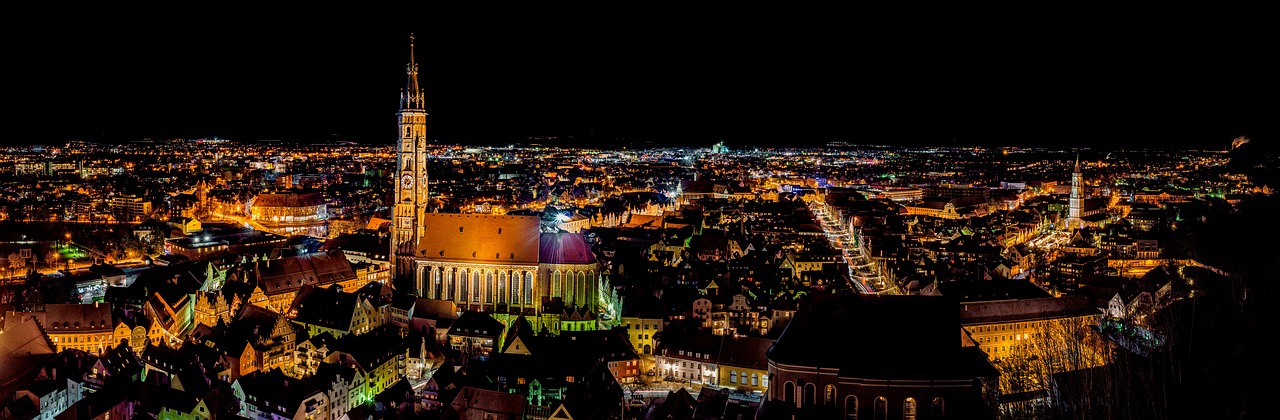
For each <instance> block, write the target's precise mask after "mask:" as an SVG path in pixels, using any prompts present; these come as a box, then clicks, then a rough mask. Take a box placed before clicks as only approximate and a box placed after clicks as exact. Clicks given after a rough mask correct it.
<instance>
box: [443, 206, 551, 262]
mask: <svg viewBox="0 0 1280 420" xmlns="http://www.w3.org/2000/svg"><path fill="white" fill-rule="evenodd" d="M539 223H540V222H539V219H538V218H537V217H535V216H493V215H485V214H454V213H428V214H426V215H424V216H423V218H422V227H423V230H424V231H425V235H423V237H422V239H421V240H420V241H419V242H418V254H419V256H420V257H422V258H426V259H429V260H433V261H463V262H478V263H490V264H537V263H538V257H539V255H538V249H539V241H540V238H539V234H540V228H539Z"/></svg>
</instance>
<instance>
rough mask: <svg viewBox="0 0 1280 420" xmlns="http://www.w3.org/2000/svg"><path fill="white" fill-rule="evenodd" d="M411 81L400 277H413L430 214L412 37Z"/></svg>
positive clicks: (398, 175) (401, 144) (399, 185)
mask: <svg viewBox="0 0 1280 420" xmlns="http://www.w3.org/2000/svg"><path fill="white" fill-rule="evenodd" d="M405 70H406V72H407V73H408V82H407V84H406V85H405V88H404V90H402V91H401V92H400V112H398V113H397V114H396V116H397V120H398V121H399V130H398V132H399V133H400V134H399V136H400V137H399V140H398V141H397V142H396V172H395V208H394V209H393V214H392V219H393V220H392V225H391V247H392V254H393V255H395V257H394V258H392V264H393V265H394V266H395V267H396V268H395V273H396V274H395V276H396V278H397V279H400V280H406V279H410V278H412V277H413V274H414V268H413V267H414V262H413V258H414V257H415V256H416V254H415V252H416V251H418V242H419V240H420V239H421V238H423V233H424V230H423V229H424V227H423V225H422V223H421V219H422V216H423V215H424V214H426V213H427V206H428V197H427V181H428V179H427V166H426V163H427V162H426V161H427V152H426V148H427V111H426V98H425V97H424V96H423V93H422V88H421V87H419V85H418V63H417V62H416V61H414V56H413V36H412V35H410V36H409V64H408V66H407V67H406V69H405Z"/></svg>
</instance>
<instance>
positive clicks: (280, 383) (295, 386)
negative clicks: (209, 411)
mask: <svg viewBox="0 0 1280 420" xmlns="http://www.w3.org/2000/svg"><path fill="white" fill-rule="evenodd" d="M231 390H232V392H233V393H234V394H235V397H236V399H237V400H239V401H240V415H241V416H244V417H248V418H257V419H282V418H283V419H332V418H333V417H330V413H329V395H328V394H327V393H325V392H324V391H323V390H320V389H317V388H316V387H315V386H313V385H311V384H309V383H307V382H306V381H303V380H300V379H296V378H291V377H289V376H286V375H285V374H283V373H281V372H280V370H278V369H273V370H269V371H260V372H253V373H250V374H248V375H245V376H241V377H240V378H238V379H236V380H235V382H233V383H232V384H231Z"/></svg>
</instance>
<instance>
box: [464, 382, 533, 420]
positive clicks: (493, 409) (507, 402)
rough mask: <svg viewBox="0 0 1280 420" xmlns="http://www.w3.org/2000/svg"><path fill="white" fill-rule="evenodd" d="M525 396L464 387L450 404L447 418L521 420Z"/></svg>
mask: <svg viewBox="0 0 1280 420" xmlns="http://www.w3.org/2000/svg"><path fill="white" fill-rule="evenodd" d="M524 413H525V399H524V397H523V396H520V395H517V394H511V393H506V392H499V391H490V390H487V389H480V388H473V387H469V386H467V387H463V388H462V389H461V390H459V391H458V395H457V396H456V397H454V398H453V401H452V402H450V403H449V407H448V409H447V410H446V412H445V414H444V416H445V418H460V419H485V420H519V419H523V418H524Z"/></svg>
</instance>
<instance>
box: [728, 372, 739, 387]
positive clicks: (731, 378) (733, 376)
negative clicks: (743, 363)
mask: <svg viewBox="0 0 1280 420" xmlns="http://www.w3.org/2000/svg"><path fill="white" fill-rule="evenodd" d="M729 383H731V384H736V383H738V372H736V371H732V370H731V371H729Z"/></svg>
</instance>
